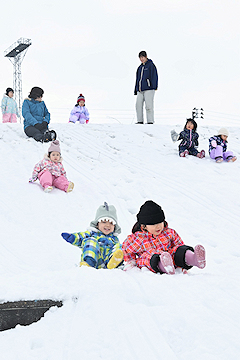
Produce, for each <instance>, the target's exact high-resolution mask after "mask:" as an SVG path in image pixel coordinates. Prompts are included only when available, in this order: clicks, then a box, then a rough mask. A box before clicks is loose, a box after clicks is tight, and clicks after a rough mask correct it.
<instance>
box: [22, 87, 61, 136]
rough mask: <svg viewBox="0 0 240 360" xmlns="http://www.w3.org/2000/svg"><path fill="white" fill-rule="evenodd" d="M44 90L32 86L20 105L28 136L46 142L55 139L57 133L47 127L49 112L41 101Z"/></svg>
mask: <svg viewBox="0 0 240 360" xmlns="http://www.w3.org/2000/svg"><path fill="white" fill-rule="evenodd" d="M43 94H44V91H43V89H41V88H39V87H37V86H36V87H33V88H32V90H31V91H30V94H29V96H28V98H27V99H25V100H24V102H23V106H22V115H23V117H24V132H25V134H26V135H27V136H28V137H33V138H34V139H35V140H36V141H40V142H48V141H52V140H55V139H56V137H57V134H56V132H55V131H54V130H49V129H48V124H49V123H50V113H49V112H48V109H47V107H46V105H45V103H44V101H42V97H43Z"/></svg>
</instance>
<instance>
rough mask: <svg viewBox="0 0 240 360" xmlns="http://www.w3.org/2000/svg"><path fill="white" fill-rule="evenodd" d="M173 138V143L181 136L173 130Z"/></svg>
mask: <svg viewBox="0 0 240 360" xmlns="http://www.w3.org/2000/svg"><path fill="white" fill-rule="evenodd" d="M171 138H172V141H173V142H176V141H178V138H179V134H178V133H177V132H176V131H175V130H172V131H171Z"/></svg>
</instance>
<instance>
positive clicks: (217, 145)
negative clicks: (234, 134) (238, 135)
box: [209, 128, 237, 163]
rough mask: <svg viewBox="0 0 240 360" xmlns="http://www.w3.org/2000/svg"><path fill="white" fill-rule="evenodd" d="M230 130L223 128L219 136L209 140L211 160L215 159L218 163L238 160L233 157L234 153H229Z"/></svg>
mask: <svg viewBox="0 0 240 360" xmlns="http://www.w3.org/2000/svg"><path fill="white" fill-rule="evenodd" d="M228 135H229V133H228V130H227V129H225V128H221V129H220V130H219V131H218V134H217V135H214V136H212V137H210V139H209V155H210V157H211V159H215V161H216V162H218V163H219V162H222V161H223V160H225V161H227V162H233V161H236V160H237V157H236V156H234V155H233V152H232V151H227V138H228Z"/></svg>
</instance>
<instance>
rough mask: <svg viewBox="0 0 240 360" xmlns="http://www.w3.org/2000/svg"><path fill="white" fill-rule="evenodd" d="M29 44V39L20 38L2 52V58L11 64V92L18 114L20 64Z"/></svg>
mask: <svg viewBox="0 0 240 360" xmlns="http://www.w3.org/2000/svg"><path fill="white" fill-rule="evenodd" d="M31 44H32V41H31V39H24V38H20V39H18V40H17V41H16V42H15V43H14V44H12V45H11V46H10V47H9V48H8V49H7V50H5V51H4V56H5V57H7V58H9V60H10V61H11V63H12V64H13V90H14V94H15V100H16V103H17V105H18V110H19V114H21V107H22V73H21V64H22V61H23V59H24V56H25V55H26V52H27V50H28V48H29V46H30V45H31Z"/></svg>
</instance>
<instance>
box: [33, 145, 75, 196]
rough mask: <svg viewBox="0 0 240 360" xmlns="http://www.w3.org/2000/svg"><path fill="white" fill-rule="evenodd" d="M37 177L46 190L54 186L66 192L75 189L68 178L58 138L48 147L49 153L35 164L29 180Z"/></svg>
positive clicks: (50, 189) (48, 190) (34, 179)
mask: <svg viewBox="0 0 240 360" xmlns="http://www.w3.org/2000/svg"><path fill="white" fill-rule="evenodd" d="M37 179H39V181H40V184H41V185H42V187H43V188H44V191H45V192H50V191H52V189H53V186H55V187H56V188H58V189H60V190H63V191H66V192H70V191H72V190H73V187H74V184H73V182H69V181H68V179H67V178H66V171H65V170H64V167H63V165H62V157H61V151H60V146H59V141H58V140H54V141H52V143H51V145H50V147H49V148H48V154H47V155H45V156H44V159H43V160H41V161H39V162H38V163H37V164H36V165H35V167H34V169H33V173H32V178H31V179H30V180H29V182H34V181H36V180H37Z"/></svg>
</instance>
